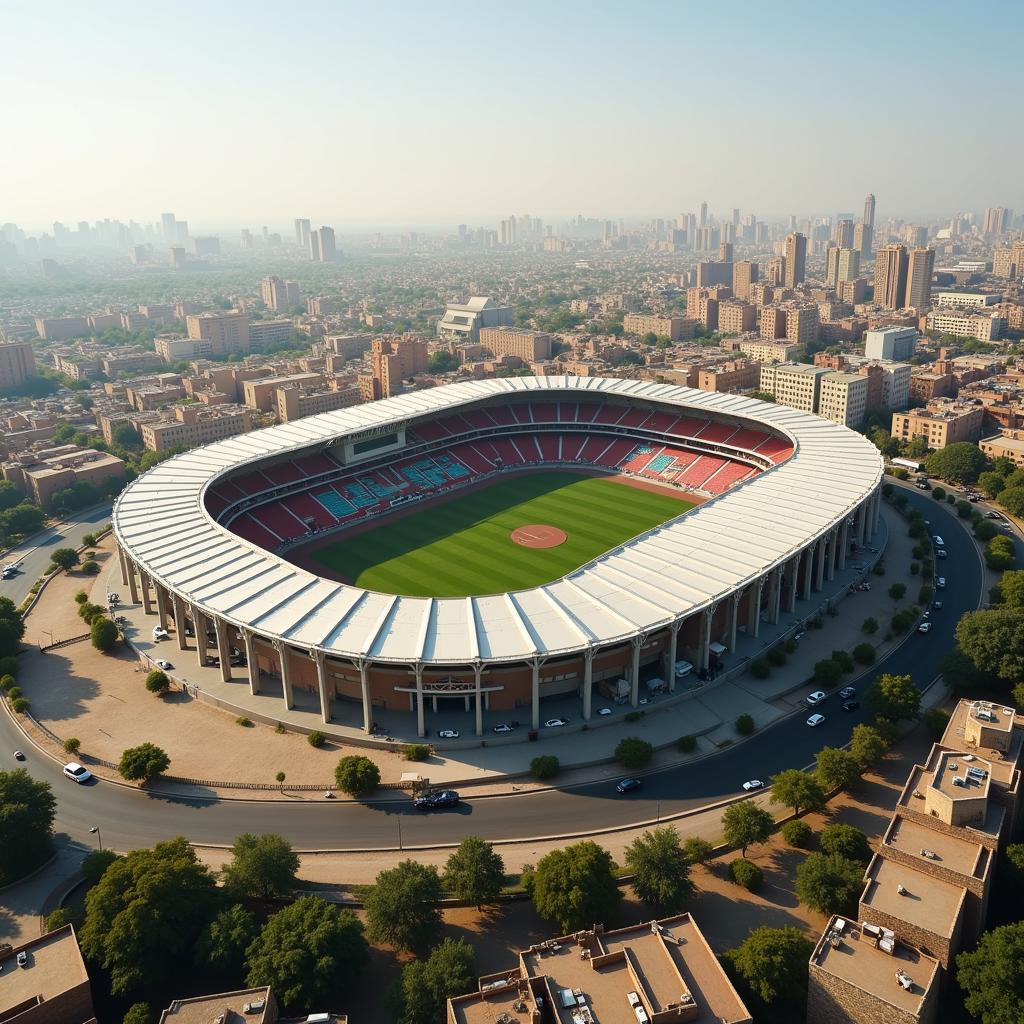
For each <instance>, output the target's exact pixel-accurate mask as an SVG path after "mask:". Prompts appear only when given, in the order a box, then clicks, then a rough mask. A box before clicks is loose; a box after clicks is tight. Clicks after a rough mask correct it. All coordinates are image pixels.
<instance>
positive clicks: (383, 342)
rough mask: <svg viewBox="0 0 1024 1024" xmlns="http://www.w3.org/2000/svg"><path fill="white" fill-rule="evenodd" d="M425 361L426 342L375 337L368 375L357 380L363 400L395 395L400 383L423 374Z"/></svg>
mask: <svg viewBox="0 0 1024 1024" xmlns="http://www.w3.org/2000/svg"><path fill="white" fill-rule="evenodd" d="M428 361H429V353H428V350H427V343H426V341H424V340H422V339H420V338H407V337H403V338H374V339H373V346H372V348H371V350H370V372H369V373H368V374H363V375H361V376H360V377H359V387H360V390H361V393H362V397H363V401H364V402H373V401H375V400H376V399H378V398H390V397H391V396H392V395H397V394H398V393H399V392H400V391H401V389H402V382H403V381H406V380H409V379H411V378H412V377H414V376H415V375H416V374H417V373H424V372H425V371H426V369H427V363H428Z"/></svg>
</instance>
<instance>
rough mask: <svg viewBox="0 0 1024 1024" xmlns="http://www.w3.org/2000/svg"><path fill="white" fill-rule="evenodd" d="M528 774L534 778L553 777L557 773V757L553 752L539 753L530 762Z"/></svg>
mask: <svg viewBox="0 0 1024 1024" xmlns="http://www.w3.org/2000/svg"><path fill="white" fill-rule="evenodd" d="M530 774H531V775H532V776H533V777H534V778H535V779H553V778H554V777H555V776H556V775H557V774H558V758H557V757H555V755H554V754H541V755H540V757H535V758H534V759H533V760H532V761H531V762H530Z"/></svg>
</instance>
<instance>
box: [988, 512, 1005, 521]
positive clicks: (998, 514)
mask: <svg viewBox="0 0 1024 1024" xmlns="http://www.w3.org/2000/svg"><path fill="white" fill-rule="evenodd" d="M985 518H986V519H1002V518H1003V515H1002V513H1001V512H996V511H992V512H986V513H985Z"/></svg>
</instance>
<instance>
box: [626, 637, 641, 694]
mask: <svg viewBox="0 0 1024 1024" xmlns="http://www.w3.org/2000/svg"><path fill="white" fill-rule="evenodd" d="M643 642H644V638H643V637H642V636H635V637H633V639H632V640H631V641H630V643H631V644H632V646H633V657H632V659H631V660H630V665H629V704H630V707H634V708H635V707H638V706H639V704H640V648H641V647H642V646H643Z"/></svg>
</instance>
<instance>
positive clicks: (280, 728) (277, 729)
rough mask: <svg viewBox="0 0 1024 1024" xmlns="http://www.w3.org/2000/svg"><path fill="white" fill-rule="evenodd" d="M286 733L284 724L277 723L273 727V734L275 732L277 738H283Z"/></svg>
mask: <svg viewBox="0 0 1024 1024" xmlns="http://www.w3.org/2000/svg"><path fill="white" fill-rule="evenodd" d="M287 731H288V730H287V729H286V728H285V727H284V722H278V723H277V725H276V726H275V727H274V732H276V733H277V735H278V736H283V735H284V734H285V733H286V732H287Z"/></svg>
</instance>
